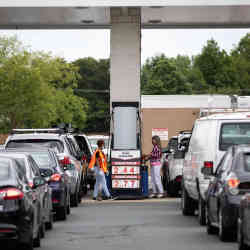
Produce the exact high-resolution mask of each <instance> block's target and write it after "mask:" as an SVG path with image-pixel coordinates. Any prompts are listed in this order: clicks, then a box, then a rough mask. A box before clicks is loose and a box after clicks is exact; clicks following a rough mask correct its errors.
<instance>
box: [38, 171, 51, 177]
mask: <svg viewBox="0 0 250 250" xmlns="http://www.w3.org/2000/svg"><path fill="white" fill-rule="evenodd" d="M40 174H41V176H42V177H43V178H46V177H50V176H51V175H53V171H52V170H51V169H46V170H44V169H40Z"/></svg>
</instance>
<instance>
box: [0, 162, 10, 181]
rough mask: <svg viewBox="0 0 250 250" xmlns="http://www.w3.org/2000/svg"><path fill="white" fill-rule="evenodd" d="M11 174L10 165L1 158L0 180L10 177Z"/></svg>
mask: <svg viewBox="0 0 250 250" xmlns="http://www.w3.org/2000/svg"><path fill="white" fill-rule="evenodd" d="M9 175H10V165H9V163H8V162H6V161H2V160H0V180H6V179H8V177H9Z"/></svg>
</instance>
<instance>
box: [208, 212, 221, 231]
mask: <svg viewBox="0 0 250 250" xmlns="http://www.w3.org/2000/svg"><path fill="white" fill-rule="evenodd" d="M206 218H207V220H206V224H207V234H209V235H210V234H217V233H218V228H216V227H214V226H212V224H211V221H210V219H209V211H208V209H206Z"/></svg>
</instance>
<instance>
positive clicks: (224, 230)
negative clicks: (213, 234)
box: [219, 208, 230, 242]
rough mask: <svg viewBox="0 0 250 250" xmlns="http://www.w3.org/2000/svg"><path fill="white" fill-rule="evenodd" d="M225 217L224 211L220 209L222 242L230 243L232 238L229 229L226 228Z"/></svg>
mask: <svg viewBox="0 0 250 250" xmlns="http://www.w3.org/2000/svg"><path fill="white" fill-rule="evenodd" d="M224 220H225V219H224V215H223V209H222V208H220V209H219V238H220V240H221V241H224V242H225V241H228V239H229V237H230V235H229V234H230V232H229V231H228V229H227V228H226V227H225V222H224Z"/></svg>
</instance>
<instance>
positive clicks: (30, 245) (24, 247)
mask: <svg viewBox="0 0 250 250" xmlns="http://www.w3.org/2000/svg"><path fill="white" fill-rule="evenodd" d="M29 238H30V240H29V242H27V243H22V244H18V245H17V249H21V250H33V249H34V240H33V226H31V227H30V237H29Z"/></svg>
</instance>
